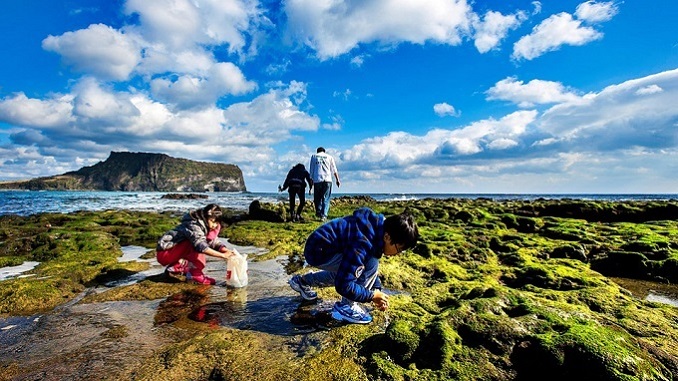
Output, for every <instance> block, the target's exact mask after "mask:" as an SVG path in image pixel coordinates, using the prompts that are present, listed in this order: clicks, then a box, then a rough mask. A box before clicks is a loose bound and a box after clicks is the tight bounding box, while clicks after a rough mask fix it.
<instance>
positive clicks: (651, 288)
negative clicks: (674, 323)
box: [610, 278, 678, 307]
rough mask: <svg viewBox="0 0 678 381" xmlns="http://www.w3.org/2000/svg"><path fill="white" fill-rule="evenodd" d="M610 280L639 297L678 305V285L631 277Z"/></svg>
mask: <svg viewBox="0 0 678 381" xmlns="http://www.w3.org/2000/svg"><path fill="white" fill-rule="evenodd" d="M610 280H612V281H614V282H615V283H617V284H618V285H620V286H622V287H624V288H625V289H627V290H629V291H630V292H631V294H633V296H635V297H637V298H639V299H643V300H647V301H649V302H658V303H664V304H668V305H671V306H674V307H678V285H675V284H665V283H657V282H650V281H645V280H637V279H629V278H610Z"/></svg>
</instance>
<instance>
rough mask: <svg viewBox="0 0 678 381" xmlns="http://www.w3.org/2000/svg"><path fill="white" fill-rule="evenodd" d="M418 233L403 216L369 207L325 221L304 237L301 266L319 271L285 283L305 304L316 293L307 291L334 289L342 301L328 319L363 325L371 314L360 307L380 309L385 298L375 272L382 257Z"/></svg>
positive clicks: (412, 242)
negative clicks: (324, 288) (384, 213)
mask: <svg viewBox="0 0 678 381" xmlns="http://www.w3.org/2000/svg"><path fill="white" fill-rule="evenodd" d="M418 239H419V230H418V228H417V225H416V222H415V221H414V218H413V217H412V216H411V215H409V214H406V213H403V214H397V215H393V216H390V217H388V218H384V216H383V215H382V214H377V213H375V212H373V211H372V210H371V209H369V208H360V209H357V210H356V211H355V212H353V215H350V216H346V217H343V218H337V219H334V220H331V221H329V222H327V223H325V224H324V225H322V226H320V227H319V228H317V229H316V230H315V231H314V232H313V233H311V235H310V236H309V237H308V238H307V239H306V246H305V248H304V256H305V259H306V262H307V263H308V264H309V265H311V266H314V267H317V268H319V269H321V271H318V272H312V273H308V274H305V275H295V276H294V277H292V279H290V281H289V284H290V287H291V288H292V289H293V290H294V291H297V292H298V293H299V294H300V295H301V296H302V297H303V298H304V299H306V300H315V299H316V298H317V297H318V294H317V293H316V292H315V291H313V288H312V287H327V286H334V287H335V289H336V291H337V292H338V293H339V295H341V297H342V299H341V301H339V302H336V303H335V304H334V307H333V308H332V318H334V319H336V320H340V321H346V322H349V323H358V324H367V323H369V322H371V321H372V316H371V315H370V314H369V312H368V311H367V310H365V309H364V308H363V307H362V305H361V303H366V302H372V303H374V305H375V307H376V308H378V309H380V310H382V311H384V310H386V309H387V308H388V295H386V294H385V293H383V292H382V291H381V284H380V283H379V278H378V277H377V275H378V270H379V259H380V258H381V257H382V255H386V256H392V255H396V254H398V253H400V252H402V251H403V250H407V249H409V248H412V247H414V245H415V244H416V243H417V240H418Z"/></svg>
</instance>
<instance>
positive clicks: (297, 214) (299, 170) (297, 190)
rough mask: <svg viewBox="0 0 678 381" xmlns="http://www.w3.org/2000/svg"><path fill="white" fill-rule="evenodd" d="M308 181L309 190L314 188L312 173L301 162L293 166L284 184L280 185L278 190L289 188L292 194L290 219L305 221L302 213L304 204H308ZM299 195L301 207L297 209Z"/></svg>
mask: <svg viewBox="0 0 678 381" xmlns="http://www.w3.org/2000/svg"><path fill="white" fill-rule="evenodd" d="M306 183H308V186H309V187H310V188H309V191H310V190H311V189H313V180H311V175H310V174H309V173H308V171H307V170H306V167H304V165H303V164H301V163H299V164H297V165H295V166H294V167H292V169H290V171H289V172H287V177H286V178H285V182H284V183H283V185H282V186H280V185H278V192H282V191H284V190H285V189H288V188H289V190H288V192H289V194H290V220H291V221H303V220H304V218H303V217H302V215H301V213H302V212H303V211H304V205H305V204H306ZM297 197H299V207H298V208H296V211H295V205H294V203H295V201H296V198H297Z"/></svg>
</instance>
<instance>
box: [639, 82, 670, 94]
mask: <svg viewBox="0 0 678 381" xmlns="http://www.w3.org/2000/svg"><path fill="white" fill-rule="evenodd" d="M662 91H664V89H662V88H661V87H659V86H657V85H654V84H653V85H649V86H645V87H641V88H640V89H638V90H636V94H638V95H649V94H657V93H661V92H662Z"/></svg>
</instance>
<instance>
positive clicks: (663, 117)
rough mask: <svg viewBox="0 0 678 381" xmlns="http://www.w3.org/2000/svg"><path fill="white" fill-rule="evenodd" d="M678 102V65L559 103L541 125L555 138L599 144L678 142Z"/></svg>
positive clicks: (602, 146)
mask: <svg viewBox="0 0 678 381" xmlns="http://www.w3.org/2000/svg"><path fill="white" fill-rule="evenodd" d="M657 88H661V89H664V91H656V89H657ZM648 89H650V91H648ZM652 89H655V90H652ZM675 104H678V69H676V70H671V71H666V72H662V73H659V74H654V75H651V76H647V77H644V78H639V79H634V80H630V81H626V82H623V83H621V84H618V85H614V86H609V87H607V88H605V89H603V90H602V91H600V92H598V93H591V94H587V95H586V96H585V97H583V98H582V101H581V102H577V103H566V104H561V105H556V106H553V107H552V108H550V109H549V110H547V111H546V112H545V113H544V115H543V116H542V117H541V118H540V121H539V122H538V125H539V128H540V130H542V131H544V132H546V133H549V134H551V135H552V136H553V137H555V138H558V139H561V140H567V141H569V142H573V144H575V143H576V144H578V145H581V146H587V147H595V148H596V149H599V150H616V149H620V148H622V147H625V148H631V147H636V146H643V147H648V148H659V147H675V145H676V143H677V139H676V135H675V123H676V121H678V110H676V108H675V107H674V106H673V105H675Z"/></svg>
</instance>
